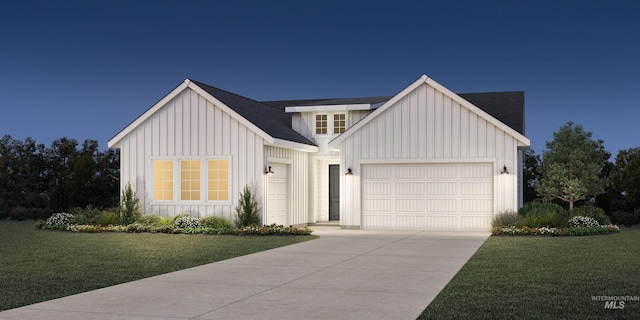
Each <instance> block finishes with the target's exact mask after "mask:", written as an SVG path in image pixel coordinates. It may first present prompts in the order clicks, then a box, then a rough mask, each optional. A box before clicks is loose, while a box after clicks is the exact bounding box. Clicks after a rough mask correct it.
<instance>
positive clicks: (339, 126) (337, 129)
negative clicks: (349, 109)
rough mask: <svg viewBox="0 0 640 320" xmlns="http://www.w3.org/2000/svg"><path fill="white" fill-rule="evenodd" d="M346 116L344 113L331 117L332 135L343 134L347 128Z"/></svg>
mask: <svg viewBox="0 0 640 320" xmlns="http://www.w3.org/2000/svg"><path fill="white" fill-rule="evenodd" d="M345 119H346V116H345V114H344V113H336V114H334V115H333V133H334V134H340V133H343V132H344V130H345V129H346V127H347V122H346V120H345Z"/></svg>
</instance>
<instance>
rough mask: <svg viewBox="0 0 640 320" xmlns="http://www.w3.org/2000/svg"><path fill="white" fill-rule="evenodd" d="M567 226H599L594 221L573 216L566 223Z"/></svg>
mask: <svg viewBox="0 0 640 320" xmlns="http://www.w3.org/2000/svg"><path fill="white" fill-rule="evenodd" d="M567 225H568V226H569V228H593V227H599V226H600V224H599V223H598V221H596V219H593V218H589V217H583V216H575V217H573V218H571V220H569V222H567Z"/></svg>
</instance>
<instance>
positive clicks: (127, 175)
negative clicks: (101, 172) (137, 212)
mask: <svg viewBox="0 0 640 320" xmlns="http://www.w3.org/2000/svg"><path fill="white" fill-rule="evenodd" d="M116 147H118V148H120V152H121V154H120V157H121V168H122V169H121V172H120V181H121V185H122V186H125V185H126V184H127V183H128V182H131V184H132V185H134V186H135V190H136V191H137V193H138V196H139V197H140V200H141V201H140V202H141V210H142V212H144V213H157V214H159V215H164V216H172V215H176V214H180V213H184V212H188V213H190V214H192V215H193V216H195V217H204V216H209V215H218V216H223V217H225V218H227V219H229V220H230V221H233V208H234V206H235V205H236V204H237V201H238V197H239V190H242V188H243V187H244V186H245V185H249V186H251V187H252V188H253V190H254V192H256V193H257V197H258V198H262V194H261V192H262V190H264V186H263V184H264V179H263V176H264V171H263V170H264V159H265V158H264V153H263V152H264V140H263V139H262V138H261V137H260V136H259V135H257V134H256V133H255V132H253V131H252V130H250V129H249V128H247V127H246V126H244V125H243V124H241V123H239V122H238V121H237V120H235V119H234V118H232V117H231V116H230V115H229V114H227V113H225V112H224V111H223V110H222V109H220V108H218V107H216V106H215V105H214V104H213V103H211V102H210V101H208V100H207V99H205V98H204V97H202V96H200V95H199V94H197V93H196V92H195V91H192V90H191V89H185V90H184V91H182V92H181V93H179V94H178V95H177V96H176V97H175V98H173V99H171V100H170V101H169V102H168V103H167V104H165V105H164V106H163V107H161V108H159V109H158V111H157V112H155V113H154V114H153V115H151V116H150V117H149V118H147V119H146V121H144V122H143V123H141V124H140V125H139V126H137V127H136V128H135V129H134V130H132V131H131V132H130V133H129V134H128V135H126V136H125V137H123V138H122V140H121V141H119V142H118V144H117V146H116ZM182 159H194V160H201V161H203V162H204V161H205V160H208V159H229V166H230V170H231V173H230V185H229V188H230V200H229V201H223V202H221V201H207V200H202V201H181V200H180V193H179V185H180V176H179V172H175V171H176V170H179V166H174V200H172V201H156V200H154V199H153V161H154V160H182ZM203 168H206V166H203ZM206 179H207V176H206V170H201V186H202V190H203V191H202V196H201V199H206V198H207V197H206V193H205V192H204V190H206V189H205V187H206V181H207V180H206Z"/></svg>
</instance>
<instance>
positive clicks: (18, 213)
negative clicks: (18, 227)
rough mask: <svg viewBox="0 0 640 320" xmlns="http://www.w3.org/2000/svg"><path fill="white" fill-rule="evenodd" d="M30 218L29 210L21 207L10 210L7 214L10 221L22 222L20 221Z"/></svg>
mask: <svg viewBox="0 0 640 320" xmlns="http://www.w3.org/2000/svg"><path fill="white" fill-rule="evenodd" d="M30 217H31V210H29V209H27V208H25V207H23V206H19V207H15V208H13V209H11V211H10V212H9V218H10V219H11V220H18V221H22V220H27V219H29V218H30Z"/></svg>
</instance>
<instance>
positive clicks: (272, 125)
mask: <svg viewBox="0 0 640 320" xmlns="http://www.w3.org/2000/svg"><path fill="white" fill-rule="evenodd" d="M191 81H192V82H193V83H195V84H196V85H198V86H199V87H200V88H202V89H203V90H205V91H206V92H208V93H209V94H211V95H212V96H214V97H215V98H216V99H218V100H220V101H221V102H222V103H224V104H225V105H227V106H228V107H229V108H231V109H233V110H234V111H235V112H237V113H238V114H240V115H241V116H242V117H244V118H245V119H247V120H249V121H250V122H251V123H253V124H255V125H256V126H257V127H258V128H260V129H262V130H263V131H264V132H266V133H267V134H269V135H270V136H272V137H274V138H278V139H283V140H288V141H293V142H298V143H302V144H307V145H312V146H315V145H316V144H315V143H313V142H312V141H310V140H309V139H307V138H305V137H304V136H302V135H301V134H299V133H298V132H296V131H295V130H293V129H292V128H291V114H289V113H285V112H284V109H285V108H286V107H291V106H317V105H341V104H376V103H383V102H386V101H388V100H389V99H391V98H392V97H390V96H384V97H364V98H331V99H307V100H279V101H264V102H259V101H255V100H252V99H249V98H246V97H243V96H240V95H237V94H235V93H231V92H228V91H225V90H222V89H218V88H215V87H212V86H209V85H207V84H204V83H202V82H198V81H194V80H191ZM458 95H459V96H460V97H462V98H463V99H465V100H467V101H469V102H471V103H472V104H474V105H475V106H477V107H479V108H480V109H482V110H484V111H485V112H486V113H488V114H490V115H491V116H493V117H494V118H496V119H498V120H500V121H501V122H503V123H504V124H506V125H507V126H509V127H511V128H512V129H514V130H516V131H517V132H519V133H520V134H522V135H524V134H525V122H524V92H523V91H510V92H482V93H460V94H458Z"/></svg>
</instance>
